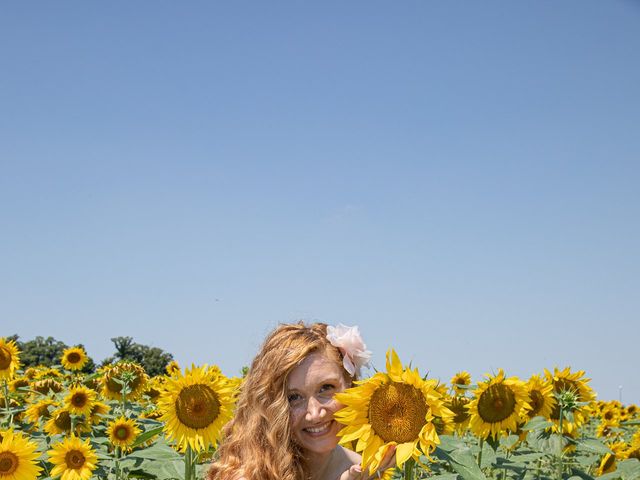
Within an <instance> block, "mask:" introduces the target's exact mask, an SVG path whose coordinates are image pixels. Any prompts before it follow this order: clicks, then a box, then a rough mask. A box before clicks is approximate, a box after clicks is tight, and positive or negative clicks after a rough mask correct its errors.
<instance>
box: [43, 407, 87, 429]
mask: <svg viewBox="0 0 640 480" xmlns="http://www.w3.org/2000/svg"><path fill="white" fill-rule="evenodd" d="M44 431H45V432H46V433H48V434H49V435H57V434H59V433H71V413H70V412H69V410H68V409H66V408H59V409H57V410H54V411H53V412H52V413H51V418H49V420H47V421H46V423H45V424H44ZM75 431H76V432H88V431H91V426H89V425H88V424H87V423H86V422H85V421H83V420H76V423H75Z"/></svg>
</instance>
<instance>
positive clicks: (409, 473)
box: [403, 458, 416, 480]
mask: <svg viewBox="0 0 640 480" xmlns="http://www.w3.org/2000/svg"><path fill="white" fill-rule="evenodd" d="M415 466H416V462H415V460H414V459H413V458H410V459H409V460H407V461H406V462H404V476H403V477H404V480H413V474H414V472H415Z"/></svg>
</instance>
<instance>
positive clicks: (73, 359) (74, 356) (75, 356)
mask: <svg viewBox="0 0 640 480" xmlns="http://www.w3.org/2000/svg"><path fill="white" fill-rule="evenodd" d="M80 360H82V357H81V356H80V354H79V353H78V352H71V353H70V354H69V355H67V362H69V363H80Z"/></svg>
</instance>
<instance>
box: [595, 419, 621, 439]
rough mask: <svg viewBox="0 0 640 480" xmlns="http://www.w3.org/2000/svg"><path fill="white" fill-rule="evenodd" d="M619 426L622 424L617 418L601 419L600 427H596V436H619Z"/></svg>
mask: <svg viewBox="0 0 640 480" xmlns="http://www.w3.org/2000/svg"><path fill="white" fill-rule="evenodd" d="M618 428H620V424H619V423H618V422H617V421H615V420H612V421H606V420H601V421H600V425H598V428H597V429H596V437H601V438H607V439H609V438H611V437H617V436H618V431H617V430H616V429H618Z"/></svg>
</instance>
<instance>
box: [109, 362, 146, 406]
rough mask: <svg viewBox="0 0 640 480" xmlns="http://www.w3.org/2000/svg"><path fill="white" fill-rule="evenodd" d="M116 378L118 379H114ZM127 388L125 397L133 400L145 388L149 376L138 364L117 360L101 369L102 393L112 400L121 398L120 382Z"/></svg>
mask: <svg viewBox="0 0 640 480" xmlns="http://www.w3.org/2000/svg"><path fill="white" fill-rule="evenodd" d="M116 380H118V381H116ZM123 381H124V382H126V383H127V385H128V388H129V393H127V398H128V399H130V400H134V399H136V398H138V397H139V396H141V395H142V394H143V393H144V391H145V389H146V388H147V382H148V381H149V376H148V375H147V374H146V372H145V371H144V368H142V367H141V366H140V365H138V364H137V363H134V362H128V361H124V362H118V363H116V364H115V365H109V366H107V367H105V368H104V369H103V376H102V395H103V396H105V397H107V398H110V399H112V400H121V399H122V387H123V385H122V383H119V382H123Z"/></svg>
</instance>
